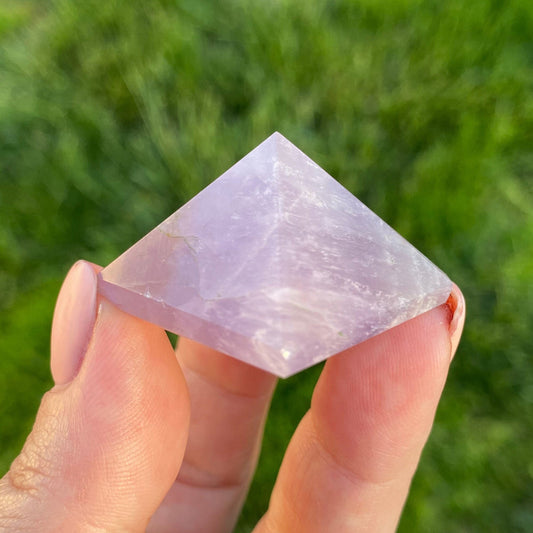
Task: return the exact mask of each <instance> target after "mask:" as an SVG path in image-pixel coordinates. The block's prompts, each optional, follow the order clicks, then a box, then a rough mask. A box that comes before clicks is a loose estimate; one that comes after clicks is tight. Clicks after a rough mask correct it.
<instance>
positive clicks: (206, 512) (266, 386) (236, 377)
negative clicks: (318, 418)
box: [148, 338, 276, 533]
mask: <svg viewBox="0 0 533 533" xmlns="http://www.w3.org/2000/svg"><path fill="white" fill-rule="evenodd" d="M178 358H179V361H180V364H181V366H182V368H183V372H184V374H185V377H186V380H187V384H188V386H189V390H190V394H191V426H190V435H189V442H188V444H187V450H186V453H185V459H184V462H183V465H182V469H181V471H180V474H179V476H178V478H177V480H176V483H175V484H174V486H173V487H172V488H171V490H170V492H169V494H168V495H167V497H166V498H165V500H164V502H163V504H162V506H161V507H160V509H159V510H158V511H157V512H156V514H155V515H154V517H153V519H152V521H151V522H150V525H149V528H148V531H149V532H150V531H153V532H154V533H166V532H174V531H180V533H192V532H194V533H204V532H206V533H219V532H230V531H233V528H234V526H235V522H236V521H237V518H238V515H239V512H240V509H241V507H242V503H243V501H244V498H245V496H246V493H247V492H248V487H249V484H250V480H251V478H252V476H253V472H254V470H255V466H256V462H257V457H258V454H259V448H260V443H261V437H262V433H263V426H264V422H265V418H266V413H267V410H268V406H269V404H270V399H271V396H272V392H273V390H274V387H275V383H276V378H275V377H274V376H272V375H271V374H268V373H266V372H264V371H262V370H259V369H256V368H253V367H251V366H249V365H247V364H245V363H242V362H240V361H238V360H236V359H233V358H231V357H228V356H226V355H224V354H221V353H219V352H216V351H215V350H212V349H211V348H207V347H205V346H203V345H201V344H198V343H196V342H193V341H190V340H188V339H184V338H182V339H181V340H180V343H179V347H178Z"/></svg>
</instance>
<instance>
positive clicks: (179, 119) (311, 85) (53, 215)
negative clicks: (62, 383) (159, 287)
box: [0, 0, 533, 533]
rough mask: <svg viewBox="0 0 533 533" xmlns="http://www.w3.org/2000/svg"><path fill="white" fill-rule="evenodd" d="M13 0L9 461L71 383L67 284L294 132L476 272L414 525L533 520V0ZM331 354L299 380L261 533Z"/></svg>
mask: <svg viewBox="0 0 533 533" xmlns="http://www.w3.org/2000/svg"><path fill="white" fill-rule="evenodd" d="M218 4H219V3H215V2H197V1H196V0H183V1H177V0H174V1H171V0H160V1H156V0H146V1H144V2H142V3H141V2H126V1H122V2H118V1H112V0H110V1H108V2H100V1H96V0H86V1H84V2H74V1H73V0H56V1H51V0H48V1H43V0H40V1H39V2H37V0H19V1H17V2H15V1H12V0H10V1H9V2H4V4H2V7H0V328H1V335H0V421H1V423H0V470H1V471H2V472H3V471H5V470H6V469H7V468H8V465H9V462H10V461H11V460H12V459H13V457H14V456H15V455H16V453H17V451H18V449H19V448H20V445H21V442H22V441H23V439H24V436H25V435H26V433H27V432H28V430H29V428H30V427H31V421H32V419H33V416H34V414H35V411H36V409H37V406H38V403H39V398H40V396H41V395H42V393H43V392H44V391H45V390H46V389H47V388H48V387H49V386H50V385H51V380H50V378H49V375H48V356H49V353H48V343H49V326H50V321H51V314H52V310H53V305H54V299H55V295H56V293H57V290H58V288H59V285H60V283H61V279H62V277H63V275H64V273H65V272H66V270H67V268H68V266H69V265H70V264H71V263H72V262H74V261H75V260H76V259H77V258H78V257H84V258H87V259H90V260H92V261H95V262H99V263H102V264H105V263H106V262H108V261H110V260H111V259H112V258H114V257H115V256H116V255H117V254H118V253H119V252H121V251H123V250H124V249H126V248H127V247H128V246H129V245H130V244H132V243H133V242H135V241H136V240H137V239H138V238H139V237H141V236H142V235H144V234H145V233H146V232H147V231H148V230H149V229H151V228H152V227H153V226H154V225H155V224H156V223H157V222H159V221H161V220H162V219H163V218H165V217H166V216H167V215H168V214H170V213H171V212H173V211H174V210H175V209H176V208H177V207H179V206H180V205H181V204H182V203H184V202H185V201H186V200H187V199H188V198H190V197H191V196H192V195H193V194H194V193H196V192H197V191H199V190H200V189H201V188H203V187H204V186H205V185H206V184H207V183H209V182H210V181H211V180H212V179H214V178H215V177H217V176H218V175H219V174H220V173H221V172H222V171H224V170H225V169H226V168H227V167H228V166H229V165H231V164H232V163H233V162H235V161H236V160H237V159H238V158H240V157H241V156H242V155H244V154H245V153H246V152H248V151H249V150H250V149H251V148H252V147H254V146H255V145H256V144H257V143H258V142H259V141H261V140H263V139H264V138H265V137H266V136H267V135H269V134H270V133H271V132H272V131H274V130H279V131H281V132H282V133H284V134H285V135H286V136H287V137H288V138H289V139H291V140H292V141H293V142H295V143H296V144H297V145H298V146H300V147H301V148H302V149H303V150H304V151H305V152H307V153H308V154H309V155H310V156H311V157H313V159H315V160H316V161H317V162H318V163H319V164H321V165H322V166H323V167H324V168H326V169H327V170H328V171H329V172H330V173H331V174H333V175H334V176H336V177H338V178H339V179H340V180H341V181H342V182H343V183H344V184H345V185H346V186H347V187H348V188H349V189H350V190H351V191H352V192H354V193H355V194H356V195H357V196H359V197H360V198H361V200H363V201H364V202H365V203H367V204H368V205H369V206H370V207H371V208H372V209H373V210H375V211H376V212H377V213H378V214H380V215H381V216H382V217H383V218H384V219H385V220H387V221H388V222H389V223H390V224H391V225H392V226H394V227H395V228H396V229H398V230H399V231H400V232H401V233H402V234H403V235H404V236H405V237H407V238H408V239H409V240H411V241H412V242H413V243H414V244H415V245H416V246H417V247H418V248H420V249H421V250H422V251H423V252H424V253H425V254H426V255H428V257H430V258H431V259H432V260H434V261H435V262H436V263H437V264H438V265H439V266H441V267H442V268H443V269H444V270H445V271H446V272H447V273H449V274H450V276H451V277H452V278H453V279H454V280H455V281H456V282H457V283H458V284H459V285H460V286H461V287H462V288H463V291H464V293H465V295H466V298H467V303H468V315H469V316H468V323H467V327H466V330H465V335H464V339H463V343H462V345H461V348H460V350H459V353H458V355H457V357H456V360H455V361H454V364H453V366H452V370H451V374H450V378H449V382H448V385H447V388H446V390H445V392H444V396H443V400H442V404H441V406H440V409H439V412H438V415H437V420H436V424H435V429H434V431H433V434H432V436H431V439H430V442H429V444H428V446H427V448H426V451H425V452H424V456H423V459H422V463H421V466H420V470H419V472H418V474H417V476H416V478H415V480H414V483H413V488H412V492H411V496H410V498H409V501H408V503H407V506H406V509H405V513H404V517H403V519H402V523H401V526H400V531H402V532H432V533H433V532H435V533H440V532H442V533H444V532H446V533H448V532H483V533H489V532H502V531H513V532H530V531H532V530H533V459H532V457H533V456H532V454H531V450H530V448H531V445H532V443H533V431H532V423H531V421H532V420H533V362H532V359H531V354H533V336H532V335H531V327H532V324H533V283H532V282H531V278H532V275H533V149H532V147H533V135H532V131H533V67H532V65H533V44H532V39H531V36H532V35H533V4H532V3H531V2H529V1H527V0H521V1H519V0H508V1H506V2H495V1H489V0H486V1H482V0H471V1H469V2H464V1H463V0H449V1H447V2H440V1H439V2H438V1H436V0H435V1H429V0H427V1H423V0H419V1H417V0H401V1H400V0H361V1H359V2H355V1H349V0H332V1H316V2H300V1H297V0H292V1H290V0H277V1H272V2H247V1H245V0H228V1H227V2H224V3H220V5H218ZM316 377H317V369H312V370H311V371H308V372H306V373H304V374H302V375H299V376H296V377H294V378H291V379H289V380H286V381H284V382H283V383H282V384H281V385H280V387H279V389H278V391H277V394H276V397H275V399H274V403H273V410H272V415H271V417H270V419H269V422H268V424H267V429H266V438H265V444H264V450H263V455H262V458H261V463H260V467H259V470H258V473H257V476H256V479H255V481H254V484H253V487H252V493H251V496H250V499H249V502H248V504H247V506H246V507H245V510H244V513H243V517H242V520H241V523H240V525H239V528H238V531H239V532H245V531H249V530H250V529H251V527H252V524H253V523H254V522H255V521H256V520H257V519H258V517H259V516H260V515H261V513H262V512H263V511H264V509H265V507H266V505H267V502H268V494H269V492H270V488H271V486H272V484H273V481H274V479H275V474H276V469H277V467H278V465H279V463H280V461H281V456H282V451H283V448H284V447H285V446H286V443H287V442H288V439H289V436H290V434H291V432H292V431H293V429H294V427H295V425H296V424H297V421H298V419H299V417H300V416H301V415H302V413H303V412H304V411H305V409H306V408H307V406H308V404H309V400H310V392H311V389H312V386H313V383H314V381H315V380H316Z"/></svg>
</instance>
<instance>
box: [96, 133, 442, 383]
mask: <svg viewBox="0 0 533 533" xmlns="http://www.w3.org/2000/svg"><path fill="white" fill-rule="evenodd" d="M99 281H100V292H101V293H102V294H103V295H104V296H106V297H107V298H109V299H110V300H111V301H112V302H114V303H115V304H116V305H118V306H119V307H121V308H122V309H124V310H125V311H127V312H129V313H131V314H133V315H136V316H138V317H140V318H143V319H145V320H148V321H150V322H153V323H154V324H157V325H159V326H161V327H163V328H165V329H167V330H169V331H172V332H174V333H177V334H178V335H184V336H186V337H189V338H192V339H194V340H197V341H199V342H201V343H203V344H206V345H208V346H211V347H213V348H216V349H217V350H220V351H222V352H224V353H226V354H228V355H231V356H233V357H235V358H237V359H241V360H242V361H245V362H247V363H249V364H251V365H255V366H257V367H260V368H263V369H265V370H267V371H269V372H272V373H274V374H277V375H278V376H282V377H286V376H289V375H291V374H294V373H296V372H298V371H300V370H302V369H304V368H306V367H308V366H311V365H313V364H315V363H317V362H319V361H322V360H324V359H326V358H327V357H329V356H330V355H333V354H336V353H338V352H340V351H342V350H344V349H346V348H349V347H350V346H353V345H354V344H357V343H359V342H361V341H364V340H365V339H368V338H369V337H372V336H373V335H377V334H378V333H381V332H382V331H385V330H387V329H389V328H392V327H394V326H396V325H398V324H400V323H401V322H404V321H405V320H408V319H410V318H413V317H415V316H417V315H419V314H421V313H423V312H425V311H428V310H429V309H431V308H433V307H435V306H437V305H440V304H441V303H444V302H445V301H446V299H447V298H448V296H449V294H450V291H451V282H450V280H449V279H448V277H447V276H446V275H445V274H444V273H443V272H442V271H441V270H439V269H438V268H437V267H436V266H435V265H433V263H431V262H430V261H429V260H428V259H427V258H426V257H424V256H423V255H422V254H421V253H420V252H419V251H418V250H416V248H414V247H413V246H412V245H411V244H409V243H408V242H407V241H406V240H405V239H403V237H401V236H400V235H399V234H398V233H396V232H395V231H394V230H393V229H392V228H391V227H389V226H388V225H387V224H386V223H385V222H383V220H381V219H380V218H379V217H378V216H377V215H375V214H374V213H373V212H372V211H370V209H368V208H367V207H366V206H365V205H364V204H362V203H361V202H360V201H359V200H358V199H357V198H355V197H354V196H353V195H352V194H351V193H350V192H349V191H347V190H346V189H345V188H344V187H342V186H341V185H340V184H339V183H338V182H337V181H335V179H333V178H332V177H331V176H330V175H329V174H327V173H326V172H325V171H324V170H322V169H321V168H320V167H319V166H318V165H317V164H315V163H314V162H313V161H312V160H311V159H309V157H307V156H306V155H305V154H304V153H303V152H301V151H300V150H299V149H298V148H296V147H295V146H294V145H293V144H292V143H290V142H289V141H288V140H287V139H285V138H284V137H283V136H282V135H280V134H279V133H274V134H273V135H271V136H270V137H269V138H268V139H266V140H265V141H264V142H263V143H261V144H260V145H259V146H258V147H257V148H255V149H254V150H252V151H251V152H250V153H249V154H248V155H247V156H245V157H244V158H243V159H242V160H241V161H239V162H238V163H237V164H235V165H234V166H233V167H231V168H230V169H229V170H228V171H227V172H225V173H224V174H222V176H220V177H219V178H218V179H217V180H215V181H214V182H213V183H211V184H210V185H209V186H208V187H206V188H205V189H204V190H203V191H201V192H200V193H199V194H198V195H197V196H195V197H194V198H193V199H192V200H190V201H189V202H188V203H187V204H185V205H184V206H183V207H181V209H179V210H178V211H176V212H175V213H174V214H173V215H171V216H170V217H169V218H168V219H167V220H165V221H164V222H162V223H161V224H160V225H159V226H157V227H156V228H155V229H154V230H153V231H151V232H150V233H149V234H148V235H146V236H145V237H144V238H143V239H141V240H140V241H139V242H137V243H136V244H135V245H133V246H132V247H131V248H130V249H129V250H127V251H126V252H125V253H124V254H122V255H121V256H120V257H119V258H118V259H116V260H115V261H114V262H113V263H111V264H110V265H109V266H108V267H107V268H105V269H104V270H103V271H102V272H101V274H100V280H99Z"/></svg>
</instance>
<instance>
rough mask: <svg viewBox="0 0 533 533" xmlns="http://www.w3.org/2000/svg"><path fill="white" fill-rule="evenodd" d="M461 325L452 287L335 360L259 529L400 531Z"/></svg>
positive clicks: (278, 532) (321, 382)
mask: <svg viewBox="0 0 533 533" xmlns="http://www.w3.org/2000/svg"><path fill="white" fill-rule="evenodd" d="M450 309H453V310H454V311H455V313H454V316H453V318H452V317H451V316H450V315H451V312H450ZM450 318H451V322H450ZM463 322H464V302H463V299H462V296H461V293H460V291H459V290H458V289H457V287H454V292H453V294H452V298H451V299H450V301H449V305H444V306H441V307H439V308H436V309H434V310H432V311H429V312H428V313H425V314H423V315H421V316H419V317H417V318H415V319H413V320H411V321H409V322H406V323H404V324H402V325H400V326H398V327H396V328H394V329H392V330H390V331H388V332H387V333H384V334H382V335H379V336H377V337H374V338H372V339H370V340H368V341H367V342H365V343H363V344H360V345H358V346H356V347H354V348H352V349H350V350H347V351H346V352H344V353H342V354H340V355H338V356H335V357H333V358H331V359H330V360H329V361H328V362H327V364H326V366H325V368H324V371H323V373H322V375H321V377H320V380H319V382H318V384H317V386H316V389H315V392H314V395H313V400H312V405H311V409H310V410H309V412H308V413H307V415H306V416H305V417H304V419H303V420H302V422H301V424H300V425H299V427H298V429H297V431H296V432H295V434H294V436H293V439H292V440H291V443H290V445H289V448H288V450H287V453H286V456H285V458H284V461H283V464H282V467H281V469H280V472H279V476H278V480H277V482H276V486H275V488H274V491H273V494H272V498H271V502H270V507H269V509H268V512H267V514H266V515H265V516H264V517H263V519H262V521H261V522H260V524H259V525H258V526H257V528H256V530H255V533H266V532H276V533H284V532H287V533H288V532H291V533H294V532H300V531H301V532H304V531H305V532H306V533H314V532H317V533H318V532H329V531H335V532H337V533H348V532H352V531H358V532H364V531H369V532H370V531H371V532H373V533H376V532H392V531H394V530H395V528H396V525H397V523H398V519H399V516H400V513H401V510H402V507H403V504H404V501H405V498H406V495H407V492H408V489H409V484H410V481H411V478H412V476H413V474H414V471H415V469H416V466H417V463H418V460H419V457H420V454H421V451H422V448H423V446H424V444H425V442H426V440H427V437H428V435H429V432H430V430H431V425H432V423H433V418H434V415H435V411H436V408H437V403H438V401H439V397H440V394H441V391H442V388H443V386H444V382H445V379H446V375H447V371H448V367H449V364H450V361H451V358H452V355H453V353H454V352H455V349H456V348H457V344H458V340H459V336H460V332H461V330H462V326H463Z"/></svg>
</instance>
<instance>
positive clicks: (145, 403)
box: [0, 262, 189, 532]
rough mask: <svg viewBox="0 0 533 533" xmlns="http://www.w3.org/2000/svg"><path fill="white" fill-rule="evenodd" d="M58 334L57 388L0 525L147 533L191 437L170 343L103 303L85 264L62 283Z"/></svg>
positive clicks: (8, 487)
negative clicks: (150, 520) (151, 519)
mask: <svg viewBox="0 0 533 533" xmlns="http://www.w3.org/2000/svg"><path fill="white" fill-rule="evenodd" d="M93 324H94V325H93ZM52 337H53V339H52V372H53V376H54V379H55V380H56V383H57V384H56V386H55V387H54V388H53V389H52V390H51V391H49V392H48V393H46V394H45V396H44V397H43V400H42V403H41V406H40V409H39V412H38V414H37V419H36V421H35V425H34V427H33V430H32V432H31V434H30V436H29V437H28V439H27V441H26V443H25V445H24V448H23V450H22V452H21V454H20V455H19V456H18V457H17V458H16V459H15V461H14V462H13V464H12V466H11V469H10V471H9V472H8V473H7V474H6V476H4V478H2V480H1V481H0V529H1V530H3V529H4V528H5V529H7V530H14V531H18V530H22V529H24V530H25V531H39V532H48V531H50V532H51V531H54V532H63V531H65V532H71V531H108V532H113V531H132V532H133V531H144V529H145V527H146V525H147V523H148V520H149V517H150V516H151V515H152V514H153V512H154V511H155V509H156V508H157V506H158V505H159V503H160V502H161V500H162V499H163V497H164V494H165V493H166V491H167V490H168V488H169V487H170V486H171V484H172V482H173V481H174V479H175V477H176V474H177V472H178V471H179V467H180V464H181V460H182V457H183V453H184V448H185V444H186V439H187V429H188V418H189V399H188V395H187V390H186V385H185V381H184V379H183V375H182V374H181V371H180V369H179V365H178V364H177V362H176V359H175V356H174V353H173V350H172V347H171V346H170V343H169V341H168V339H167V337H166V335H165V333H164V331H162V330H160V329H159V328H156V327H155V326H152V325H150V324H147V323H146V322H143V321H141V320H138V319H136V318H133V317H131V316H129V315H127V314H125V313H123V312H121V311H120V310H118V309H117V308H115V307H114V306H112V305H111V304H110V303H109V302H107V301H105V300H102V301H98V299H97V297H96V277H95V273H94V269H92V268H91V266H90V265H89V264H88V263H85V262H82V263H78V264H77V265H76V266H75V267H74V268H73V269H72V271H71V272H70V273H69V276H68V277H67V279H66V281H65V283H64V285H63V288H62V290H61V293H60V297H59V299H58V303H57V307H56V312H55V318H54V326H53V335H52Z"/></svg>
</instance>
